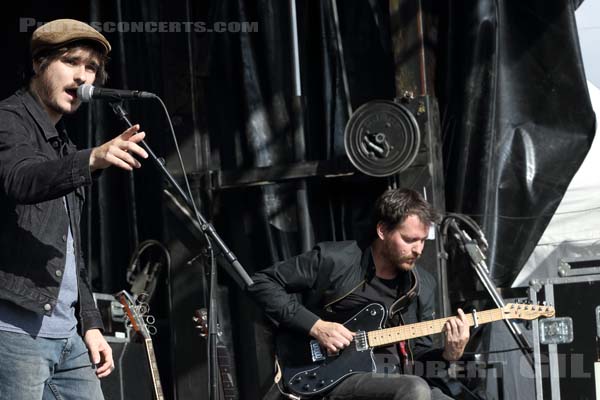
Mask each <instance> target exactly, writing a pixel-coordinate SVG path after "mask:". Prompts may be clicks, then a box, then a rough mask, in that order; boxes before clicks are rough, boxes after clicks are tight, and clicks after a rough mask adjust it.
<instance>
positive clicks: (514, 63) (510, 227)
mask: <svg viewBox="0 0 600 400" xmlns="http://www.w3.org/2000/svg"><path fill="white" fill-rule="evenodd" d="M448 4H449V6H448V14H447V15H448V19H447V21H445V23H446V24H447V28H448V32H447V36H446V37H447V42H446V44H445V49H444V52H445V55H446V58H445V66H446V68H445V69H444V70H440V71H438V74H439V75H440V79H439V81H438V83H439V85H440V93H441V96H440V102H441V104H442V116H443V132H444V156H445V160H444V161H445V177H446V199H447V202H448V210H449V211H453V212H461V213H465V214H469V215H471V216H473V217H475V218H476V220H477V221H478V222H479V223H480V225H481V226H482V227H483V229H484V232H485V234H486V236H487V238H488V241H489V242H490V250H489V252H488V260H487V262H488V265H489V266H490V267H491V273H492V277H493V279H494V281H495V282H496V284H497V285H499V286H504V287H506V286H510V284H511V282H512V280H513V279H514V278H515V277H516V275H517V274H518V273H519V271H520V269H521V267H522V266H523V265H524V263H525V261H526V260H527V258H528V257H529V255H530V253H531V251H532V250H533V248H534V247H535V245H536V244H537V242H538V240H539V238H540V237H541V235H542V233H543V231H544V229H545V228H546V226H547V224H548V222H549V221H550V218H551V217H552V214H553V213H554V211H555V210H556V207H557V206H558V204H559V202H560V200H561V199H562V196H563V195H564V192H565V190H566V188H567V186H568V184H569V182H570V181H571V179H572V177H573V175H574V174H575V172H576V171H577V169H578V168H579V166H580V164H581V162H582V161H583V159H584V157H585V155H586V154H587V151H588V149H589V146H590V145H591V141H592V139H593V136H594V128H595V117H594V113H593V111H592V108H591V104H590V100H589V95H588V93H587V85H586V80H585V74H584V70H583V64H582V60H581V54H580V50H579V44H578V43H579V42H578V37H577V31H576V26H575V17H574V8H573V4H572V2H570V1H566V0H552V1H528V2H512V1H470V2H469V1H467V2H464V1H453V2H450V3H448Z"/></svg>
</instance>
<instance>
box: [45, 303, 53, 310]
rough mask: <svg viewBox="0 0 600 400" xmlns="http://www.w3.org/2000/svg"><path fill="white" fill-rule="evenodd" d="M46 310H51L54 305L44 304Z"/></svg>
mask: <svg viewBox="0 0 600 400" xmlns="http://www.w3.org/2000/svg"><path fill="white" fill-rule="evenodd" d="M44 310H46V311H50V310H52V306H51V305H50V304H48V303H46V304H44Z"/></svg>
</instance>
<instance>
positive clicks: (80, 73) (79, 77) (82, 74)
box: [73, 65, 86, 85]
mask: <svg viewBox="0 0 600 400" xmlns="http://www.w3.org/2000/svg"><path fill="white" fill-rule="evenodd" d="M73 80H75V82H77V83H78V84H80V85H81V84H83V83H85V80H86V71H85V66H84V65H82V66H80V67H78V68H75V72H74V73H73Z"/></svg>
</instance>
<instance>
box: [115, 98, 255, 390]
mask: <svg viewBox="0 0 600 400" xmlns="http://www.w3.org/2000/svg"><path fill="white" fill-rule="evenodd" d="M110 106H111V108H112V110H113V112H114V113H115V114H116V115H117V117H119V119H121V120H122V121H123V122H124V123H125V124H126V125H127V126H129V127H132V126H133V124H132V123H131V121H129V118H128V117H127V112H126V111H125V109H124V108H123V105H122V102H110ZM139 144H140V146H141V147H142V148H143V149H144V150H146V152H147V153H148V155H149V156H150V158H151V159H152V161H153V162H154V164H155V165H156V166H157V167H158V169H159V170H160V171H161V173H162V175H163V176H164V177H165V178H166V179H167V180H168V181H169V183H170V184H171V185H172V186H173V187H174V188H175V190H176V191H177V193H178V194H179V196H181V198H182V199H183V200H184V201H185V202H186V204H187V206H188V207H189V209H190V210H193V211H194V212H195V216H196V218H197V220H198V224H199V225H200V229H201V230H202V233H203V234H204V236H205V237H206V252H207V254H208V255H209V257H210V288H209V293H210V300H209V314H208V359H209V363H208V367H209V376H208V379H209V399H210V400H216V399H217V396H218V388H217V383H218V381H219V378H218V375H217V371H218V370H219V369H218V360H217V334H218V326H217V315H218V314H217V267H216V262H215V257H214V253H213V247H212V243H215V244H216V246H217V248H218V249H219V250H220V251H221V254H223V256H224V257H225V259H226V260H227V261H228V262H229V264H231V266H232V267H233V270H234V271H235V272H236V273H235V274H232V276H233V278H234V280H235V281H236V282H237V284H238V285H240V287H241V289H242V290H245V289H246V288H247V287H249V286H252V284H253V283H254V282H253V281H252V279H251V278H250V276H248V274H247V273H246V271H245V270H244V268H243V267H242V265H241V264H240V262H239V261H238V260H237V258H236V257H235V255H234V254H233V252H232V251H231V250H229V248H228V247H227V245H226V244H225V242H223V240H222V239H221V237H220V236H219V235H218V234H217V232H216V230H215V228H214V227H213V226H212V224H210V223H209V222H207V221H206V219H205V218H204V217H203V216H202V214H200V212H199V211H198V209H197V208H196V205H195V204H194V202H193V201H192V200H191V199H190V197H189V196H188V195H187V194H186V193H185V192H184V191H183V189H182V188H181V186H180V185H179V184H178V183H177V181H176V180H175V178H174V177H173V175H171V173H170V172H169V171H168V170H167V168H166V167H165V162H164V160H162V159H160V158H159V157H157V156H156V154H155V153H154V152H153V151H152V149H151V148H150V146H148V144H147V143H146V142H145V141H144V140H142V141H140V142H139Z"/></svg>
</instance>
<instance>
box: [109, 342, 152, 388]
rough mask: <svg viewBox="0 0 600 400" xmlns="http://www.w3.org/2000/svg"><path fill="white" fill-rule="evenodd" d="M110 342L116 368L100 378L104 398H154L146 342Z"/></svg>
mask: <svg viewBox="0 0 600 400" xmlns="http://www.w3.org/2000/svg"><path fill="white" fill-rule="evenodd" d="M111 339H112V338H111ZM107 340H109V338H107ZM108 344H109V345H110V347H111V348H112V350H113V359H114V361H115V367H116V368H115V370H114V371H113V372H112V374H110V375H109V376H107V377H106V378H103V379H101V380H100V383H101V385H102V392H103V393H104V399H105V400H149V399H152V398H153V397H152V396H153V394H152V392H153V383H152V376H151V374H150V364H149V363H148V356H147V355H146V349H145V348H144V344H143V343H130V342H126V341H109V342H108Z"/></svg>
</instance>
